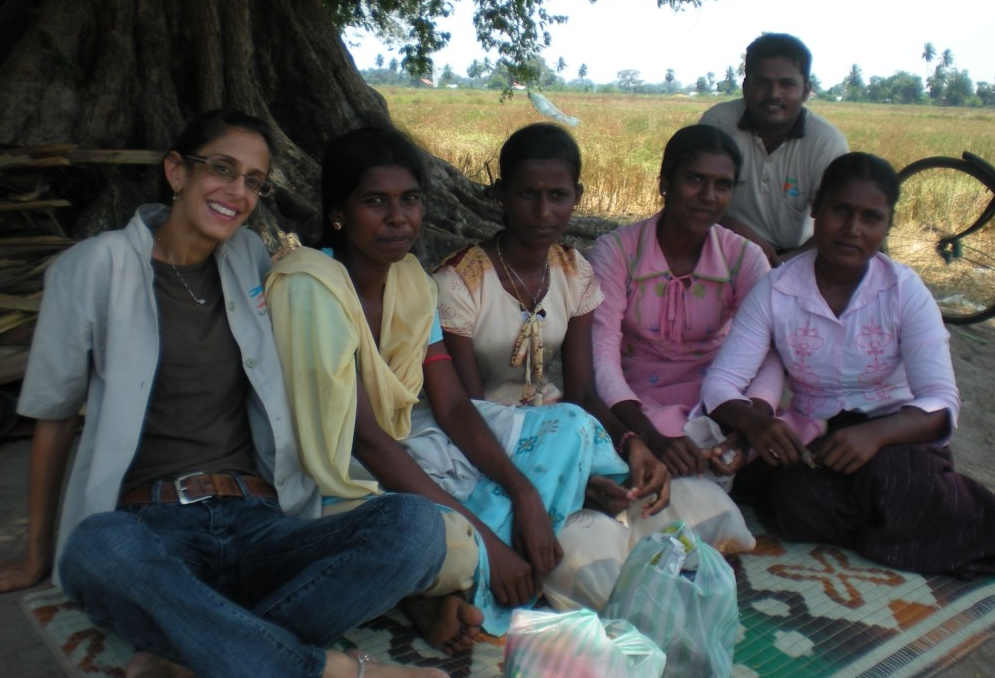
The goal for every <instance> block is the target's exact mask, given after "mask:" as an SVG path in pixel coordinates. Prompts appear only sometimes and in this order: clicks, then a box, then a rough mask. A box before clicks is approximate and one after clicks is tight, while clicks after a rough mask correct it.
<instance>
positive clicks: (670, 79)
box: [664, 68, 677, 94]
mask: <svg viewBox="0 0 995 678" xmlns="http://www.w3.org/2000/svg"><path fill="white" fill-rule="evenodd" d="M676 77H677V75H676V74H675V73H674V69H673V68H668V69H667V76H666V77H665V78H664V80H666V81H667V94H673V93H674V79H675V78H676Z"/></svg>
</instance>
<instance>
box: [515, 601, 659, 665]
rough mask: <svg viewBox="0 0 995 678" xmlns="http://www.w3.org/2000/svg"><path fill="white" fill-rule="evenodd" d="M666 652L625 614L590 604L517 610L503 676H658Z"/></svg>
mask: <svg viewBox="0 0 995 678" xmlns="http://www.w3.org/2000/svg"><path fill="white" fill-rule="evenodd" d="M666 660H667V658H666V655H664V653H663V651H662V650H661V649H660V648H659V647H658V646H657V645H656V643H654V642H653V641H652V640H650V639H649V638H647V637H646V636H644V635H643V634H641V633H640V632H639V631H638V630H636V628H635V627H634V626H633V625H632V624H630V623H628V622H626V621H622V620H610V621H605V622H602V620H601V619H599V618H598V615H597V614H596V613H595V612H593V611H591V610H575V611H573V612H546V611H543V610H515V613H514V614H513V615H512V617H511V629H510V630H509V631H508V637H507V642H506V643H505V646H504V676H505V678H607V677H611V678H660V675H661V674H662V673H663V667H664V665H665V664H666Z"/></svg>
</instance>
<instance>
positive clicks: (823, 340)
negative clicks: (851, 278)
mask: <svg viewBox="0 0 995 678" xmlns="http://www.w3.org/2000/svg"><path fill="white" fill-rule="evenodd" d="M815 256H816V253H815V252H814V251H810V252H806V253H804V254H801V255H799V256H797V257H795V258H793V259H791V260H789V261H788V262H787V263H786V264H784V265H783V266H781V267H780V268H778V269H775V270H774V271H772V272H771V274H770V275H769V276H768V277H767V278H765V279H764V280H762V281H760V283H758V284H757V286H756V287H755V288H754V289H753V291H752V292H751V293H750V294H749V296H748V297H747V298H746V301H744V302H743V305H742V306H741V307H740V310H739V313H738V314H737V316H736V319H735V321H734V322H733V326H732V331H731V332H730V333H729V336H728V338H727V339H726V342H725V344H724V345H723V346H722V349H721V350H720V351H719V355H718V356H717V357H716V359H715V361H714V362H713V363H712V367H711V368H710V369H709V371H708V375H707V376H706V377H705V383H704V384H703V386H702V400H703V401H704V404H705V406H706V407H707V408H708V409H709V410H712V409H714V408H715V407H717V406H719V405H721V404H722V403H724V402H726V401H728V400H742V399H743V395H742V394H743V391H744V389H745V386H746V384H748V383H749V381H750V379H751V378H752V376H753V375H754V374H755V373H756V371H757V369H758V368H759V366H760V363H761V361H762V360H763V356H764V354H765V353H766V351H767V349H768V348H769V347H770V346H771V344H772V343H773V346H774V348H775V349H776V350H777V353H778V354H779V355H780V357H781V362H782V363H783V364H784V367H785V369H786V370H787V373H788V388H789V390H790V391H791V402H790V406H789V409H788V410H787V411H786V412H784V413H783V418H784V419H785V420H786V421H787V422H788V423H789V424H790V425H791V426H792V429H793V430H794V431H795V432H796V433H797V434H798V435H799V437H800V438H801V439H802V442H804V443H805V444H808V443H809V442H811V441H812V440H813V439H814V438H816V437H817V436H818V435H821V433H822V432H824V431H825V422H826V420H827V419H829V418H831V417H833V416H834V415H836V414H838V413H839V412H841V411H843V410H856V411H860V412H864V413H866V414H868V415H869V416H872V417H874V416H881V415H886V414H891V413H893V412H896V411H898V410H899V409H901V408H902V407H904V406H906V405H911V406H914V407H918V408H920V409H921V410H923V411H925V412H936V411H939V410H942V409H946V410H948V411H949V412H950V424H951V429H950V430H951V434H952V432H953V429H954V428H955V427H956V425H957V416H958V413H959V411H960V396H959V395H958V392H957V385H956V383H955V381H954V371H953V365H952V364H951V361H950V346H949V341H950V335H949V334H948V333H947V330H946V328H945V327H944V326H943V321H942V319H941V318H940V311H939V309H938V308H937V306H936V302H935V301H933V297H932V296H931V295H930V293H929V290H927V289H926V287H925V285H923V283H922V281H921V280H920V279H919V278H918V276H916V274H915V273H914V272H913V271H912V270H911V269H909V268H907V267H905V266H902V265H900V264H896V263H894V262H893V261H891V260H890V259H888V258H887V257H886V256H885V255H883V254H877V255H875V257H874V258H873V259H871V260H870V262H868V270H867V273H866V274H865V275H864V279H863V280H862V281H861V282H860V285H859V286H858V287H857V289H856V291H854V293H853V297H852V298H851V299H850V303H849V304H848V305H847V307H846V310H845V311H843V313H842V315H841V316H840V317H839V318H837V317H836V316H835V315H834V314H833V312H832V311H831V310H830V309H829V306H828V305H827V304H826V302H825V300H824V299H823V298H822V295H821V294H819V290H818V287H817V285H816V282H815V270H814V262H815ZM775 309H776V311H775ZM948 437H949V436H948Z"/></svg>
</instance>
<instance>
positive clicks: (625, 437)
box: [615, 431, 639, 459]
mask: <svg viewBox="0 0 995 678" xmlns="http://www.w3.org/2000/svg"><path fill="white" fill-rule="evenodd" d="M638 437H639V434H638V433H636V432H635V431H626V432H625V433H623V434H622V437H621V438H619V439H618V445H616V446H615V449H617V450H618V454H619V456H620V457H622V459H628V456H629V454H628V452H626V450H625V444H626V443H627V442H629V441H630V440H632V439H633V438H638Z"/></svg>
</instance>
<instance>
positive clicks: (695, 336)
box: [590, 214, 783, 437]
mask: <svg viewBox="0 0 995 678" xmlns="http://www.w3.org/2000/svg"><path fill="white" fill-rule="evenodd" d="M659 219H660V214H656V215H654V216H652V217H650V218H649V219H645V220H643V221H640V222H637V223H635V224H631V225H629V226H625V227H623V228H619V229H616V230H614V231H612V232H611V233H608V234H606V235H604V236H602V237H601V238H599V239H598V241H597V242H596V243H595V245H594V248H593V250H592V251H591V253H590V261H591V266H592V267H593V268H594V272H595V274H596V275H597V276H598V282H599V284H600V285H601V291H602V293H603V294H604V295H605V303H603V304H601V306H599V307H598V308H597V310H596V311H595V312H594V338H593V341H594V363H595V374H596V377H597V384H598V393H599V394H600V395H601V397H602V399H603V400H604V401H605V402H606V403H607V404H608V405H609V406H613V405H615V404H617V403H620V402H623V401H626V400H635V401H637V402H639V403H640V405H641V406H642V410H643V412H644V413H645V414H646V416H647V417H648V418H649V419H650V421H652V422H653V425H654V426H655V427H656V428H657V430H658V431H660V433H662V434H663V435H665V436H670V437H675V436H681V435H684V434H683V427H684V424H685V422H686V421H687V416H688V412H689V410H690V409H691V408H692V407H693V406H694V405H695V404H696V403H697V402H698V399H699V397H700V390H701V382H702V380H703V379H704V377H705V370H706V369H707V368H708V366H709V364H711V362H712V360H713V359H714V358H715V355H716V353H717V352H718V350H719V347H720V346H721V345H722V342H723V341H724V340H725V338H726V335H727V334H728V333H729V327H730V324H731V323H732V318H733V315H734V314H735V313H736V309H737V308H739V305H740V304H741V303H742V301H743V299H745V298H746V294H747V293H748V292H749V291H750V290H751V289H752V288H753V286H754V285H755V284H756V283H757V281H758V280H760V279H761V278H762V277H763V276H764V275H766V274H767V272H768V271H769V270H770V265H769V264H768V263H767V258H766V257H765V256H764V253H763V251H762V250H761V249H760V248H759V247H758V246H756V245H754V244H753V243H751V242H750V241H748V240H746V239H745V238H743V237H741V236H739V235H736V234H735V233H733V232H732V231H730V230H727V229H725V228H723V227H722V226H718V225H715V226H712V228H711V229H710V231H709V233H708V238H707V240H706V241H705V245H704V248H703V249H702V252H701V256H700V257H699V259H698V263H697V265H696V266H695V269H694V271H692V272H691V273H690V274H688V275H685V276H681V277H679V278H678V277H674V276H672V275H671V274H670V265H669V263H668V262H667V258H666V256H665V255H664V253H663V250H662V249H661V248H660V245H659V242H658V240H657V235H656V225H657V222H658V221H659ZM761 357H762V356H761ZM782 385H783V377H782V374H781V366H780V364H779V363H778V362H777V360H776V358H774V357H772V358H771V360H770V361H769V364H768V365H766V366H765V367H764V369H761V370H760V374H759V375H758V378H757V379H756V380H755V382H754V384H752V385H751V387H750V389H749V391H748V395H749V396H750V397H759V398H763V399H764V400H767V401H768V402H769V403H771V404H772V406H776V404H777V403H778V402H779V400H780V396H781V388H782Z"/></svg>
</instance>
